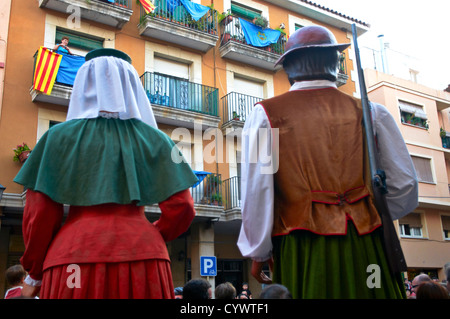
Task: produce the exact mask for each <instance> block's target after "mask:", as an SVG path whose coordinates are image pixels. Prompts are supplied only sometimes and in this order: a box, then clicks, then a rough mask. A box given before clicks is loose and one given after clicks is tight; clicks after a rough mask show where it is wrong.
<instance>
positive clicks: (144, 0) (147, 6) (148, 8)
mask: <svg viewBox="0 0 450 319" xmlns="http://www.w3.org/2000/svg"><path fill="white" fill-rule="evenodd" d="M139 1H140V2H141V4H142V6H143V7H144V10H145V12H146V13H147V14H149V13H151V12H153V10H155V8H156V7H155V5H154V4H153V3H152V2H151V1H150V0H139Z"/></svg>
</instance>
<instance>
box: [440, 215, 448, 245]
mask: <svg viewBox="0 0 450 319" xmlns="http://www.w3.org/2000/svg"><path fill="white" fill-rule="evenodd" d="M441 219H442V231H443V233H444V239H445V240H450V216H441Z"/></svg>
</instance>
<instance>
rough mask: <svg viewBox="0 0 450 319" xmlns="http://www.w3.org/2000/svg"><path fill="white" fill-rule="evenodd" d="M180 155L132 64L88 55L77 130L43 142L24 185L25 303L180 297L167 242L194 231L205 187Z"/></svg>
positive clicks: (78, 90)
mask: <svg viewBox="0 0 450 319" xmlns="http://www.w3.org/2000/svg"><path fill="white" fill-rule="evenodd" d="M180 154H181V153H179V150H178V149H177V148H176V146H175V144H174V143H173V141H172V140H171V139H170V138H169V137H168V136H167V135H166V134H164V133H163V132H161V131H160V130H158V128H157V125H156V122H155V118H154V115H153V112H152V109H151V105H150V102H149V101H148V99H147V96H146V94H145V91H144V89H143V87H142V84H141V82H140V81H139V76H138V74H137V72H136V70H135V69H134V67H133V66H132V65H131V59H130V57H129V56H128V55H127V54H125V53H124V52H121V51H118V50H114V49H99V50H94V51H91V52H90V53H88V54H87V55H86V62H85V63H84V64H83V65H82V67H81V68H80V69H79V71H78V73H77V76H76V78H75V83H74V86H73V91H72V96H71V100H70V104H69V109H68V114H67V121H66V122H64V123H60V124H58V125H56V126H54V127H52V128H51V129H50V130H48V131H47V132H46V133H45V134H44V135H43V136H42V137H41V139H40V140H39V142H38V143H37V145H36V147H35V148H34V150H33V152H32V154H31V155H30V157H29V158H28V160H27V162H26V163H25V164H24V166H23V167H22V169H21V170H20V172H19V173H18V175H17V176H16V178H15V182H17V183H19V184H22V185H24V186H25V188H26V189H27V194H26V205H25V209H24V216H23V236H24V243H25V248H26V249H25V252H24V255H23V257H22V258H21V263H22V265H23V266H24V268H25V269H26V270H27V271H28V273H29V276H28V277H27V279H26V281H25V282H26V284H25V286H24V289H23V294H24V295H26V296H34V295H36V294H37V293H38V292H39V290H40V298H51V299H53V298H83V299H86V298H89V299H90V298H101V299H107V298H139V299H140V298H146V299H147V298H156V299H160V298H174V292H173V291H174V290H173V283H172V273H171V269H170V259H169V255H168V252H167V247H166V242H167V241H171V240H173V239H175V238H177V237H178V236H179V235H181V234H182V233H184V232H185V231H186V230H187V229H188V227H189V226H190V224H191V222H192V220H193V218H194V215H195V210H194V204H193V199H192V197H191V195H190V192H189V188H190V187H191V186H192V185H193V184H195V183H196V182H197V177H196V176H195V174H194V173H193V171H192V170H191V168H190V167H189V165H188V164H186V163H185V162H184V161H176V162H177V163H175V161H173V160H172V158H173V155H175V156H180ZM152 204H158V205H159V207H160V209H161V215H160V218H159V219H158V220H157V221H155V222H154V223H151V222H150V221H149V220H148V219H147V217H146V216H145V212H144V208H145V206H146V205H152ZM64 206H68V211H69V213H68V216H67V218H66V219H65V221H64V223H62V221H63V212H64V209H65V207H64ZM62 224H63V225H62ZM61 225H62V226H61Z"/></svg>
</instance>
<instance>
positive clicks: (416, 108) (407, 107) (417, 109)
mask: <svg viewBox="0 0 450 319" xmlns="http://www.w3.org/2000/svg"><path fill="white" fill-rule="evenodd" d="M398 107H399V108H400V111H402V112H406V113H411V114H414V116H415V117H418V118H421V119H423V120H426V119H427V113H425V111H424V110H423V107H422V106H420V105H416V104H412V103H408V102H405V101H398Z"/></svg>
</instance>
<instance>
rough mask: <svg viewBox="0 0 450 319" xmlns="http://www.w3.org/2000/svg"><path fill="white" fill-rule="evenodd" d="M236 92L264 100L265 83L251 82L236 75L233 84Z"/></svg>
mask: <svg viewBox="0 0 450 319" xmlns="http://www.w3.org/2000/svg"><path fill="white" fill-rule="evenodd" d="M233 87H234V91H235V92H237V93H241V94H245V95H250V96H254V97H258V98H261V99H262V98H264V83H262V82H256V81H252V80H249V79H247V78H243V77H238V76H236V75H235V77H234V83H233Z"/></svg>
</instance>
